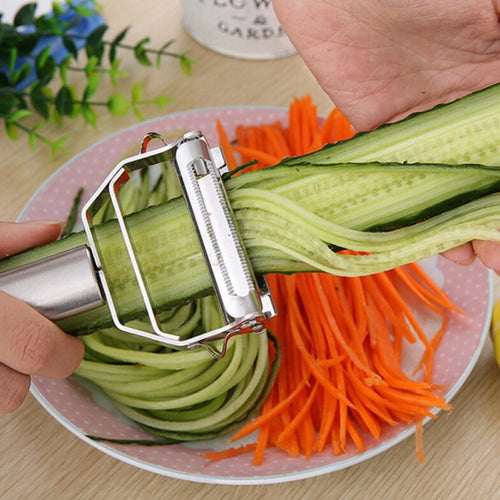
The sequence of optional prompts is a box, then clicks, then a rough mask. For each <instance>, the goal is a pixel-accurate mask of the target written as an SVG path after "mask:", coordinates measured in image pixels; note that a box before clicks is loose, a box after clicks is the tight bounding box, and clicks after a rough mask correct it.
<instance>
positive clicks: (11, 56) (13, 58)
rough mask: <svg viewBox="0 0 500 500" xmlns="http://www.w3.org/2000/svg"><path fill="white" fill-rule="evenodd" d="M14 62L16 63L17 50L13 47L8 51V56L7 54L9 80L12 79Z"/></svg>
mask: <svg viewBox="0 0 500 500" xmlns="http://www.w3.org/2000/svg"><path fill="white" fill-rule="evenodd" d="M16 61H17V48H16V47H13V48H12V49H10V54H9V75H10V78H11V80H13V79H14V71H15V67H16Z"/></svg>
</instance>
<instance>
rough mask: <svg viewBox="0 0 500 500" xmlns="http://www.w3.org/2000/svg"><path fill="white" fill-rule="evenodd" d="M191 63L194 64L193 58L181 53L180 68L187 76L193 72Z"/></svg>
mask: <svg viewBox="0 0 500 500" xmlns="http://www.w3.org/2000/svg"><path fill="white" fill-rule="evenodd" d="M193 64H194V60H193V59H191V58H190V57H188V56H187V55H186V54H185V53H184V54H182V55H181V58H180V65H181V70H182V71H183V72H184V73H185V74H186V75H187V76H191V75H192V74H193Z"/></svg>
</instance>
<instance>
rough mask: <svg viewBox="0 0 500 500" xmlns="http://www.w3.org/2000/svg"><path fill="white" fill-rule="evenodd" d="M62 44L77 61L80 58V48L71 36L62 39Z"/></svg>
mask: <svg viewBox="0 0 500 500" xmlns="http://www.w3.org/2000/svg"><path fill="white" fill-rule="evenodd" d="M62 42H63V45H64V48H65V49H66V50H67V51H68V52H69V53H70V54H71V55H72V56H73V58H74V59H76V58H77V57H78V48H77V47H76V43H75V41H74V40H73V39H72V38H71V37H70V36H67V35H65V36H63V37H62Z"/></svg>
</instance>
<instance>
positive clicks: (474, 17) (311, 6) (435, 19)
mask: <svg viewBox="0 0 500 500" xmlns="http://www.w3.org/2000/svg"><path fill="white" fill-rule="evenodd" d="M274 7H275V10H276V14H277V15H278V17H279V19H280V22H281V25H282V26H283V28H284V30H285V32H286V33H287V35H288V37H289V38H290V39H291V41H292V43H293V44H294V45H295V46H296V48H297V49H298V51H299V53H300V54H301V56H302V58H303V59H304V61H305V62H306V64H307V65H308V66H309V68H310V69H311V71H312V72H313V74H314V75H315V76H316V77H317V79H318V81H319V83H320V85H321V86H322V87H323V88H324V90H325V91H326V93H327V94H328V95H329V96H330V97H331V98H332V100H333V101H334V103H335V105H336V106H337V107H338V108H339V109H340V110H341V111H342V113H343V114H344V115H345V116H346V117H347V119H348V120H349V121H350V122H351V123H352V124H353V125H354V127H355V128H356V129H357V130H370V129H373V128H376V127H378V126H379V125H381V124H383V123H386V122H391V121H398V120H400V119H402V118H404V117H406V116H408V115H409V114H411V113H414V112H416V111H423V110H426V109H430V108H432V107H434V106H436V105H438V104H443V103H447V102H451V101H454V100H456V99H458V98H460V97H462V96H464V95H467V94H470V93H472V92H474V91H477V90H480V89H482V88H485V87H487V86H489V85H492V84H494V83H496V82H499V81H500V25H499V23H498V19H499V14H500V2H498V1H493V2H491V1H489V0H480V1H477V0H458V1H453V2H452V1H450V0H438V1H432V2H430V1H425V0H419V1H414V0H405V1H403V2H401V1H398V2H372V1H369V0H349V1H344V0H326V1H324V2H305V3H304V2H301V1H299V0H274ZM304 19H307V22H304ZM444 255H445V256H446V257H448V258H450V259H451V260H453V261H454V262H456V263H458V264H464V265H467V264H470V263H471V262H472V261H473V260H474V257H475V256H477V257H479V258H480V259H481V261H482V262H483V263H484V264H485V265H486V266H487V267H490V268H492V269H494V270H495V271H497V272H500V248H499V245H498V244H494V243H490V242H486V241H474V242H473V243H469V244H466V245H462V246H460V247H458V248H456V249H453V250H451V251H449V252H446V253H445V254H444Z"/></svg>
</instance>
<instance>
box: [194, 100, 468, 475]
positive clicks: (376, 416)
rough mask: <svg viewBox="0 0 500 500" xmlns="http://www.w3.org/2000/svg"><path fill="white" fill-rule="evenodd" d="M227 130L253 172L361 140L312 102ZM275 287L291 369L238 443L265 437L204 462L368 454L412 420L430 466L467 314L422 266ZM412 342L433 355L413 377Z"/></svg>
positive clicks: (282, 281)
mask: <svg viewBox="0 0 500 500" xmlns="http://www.w3.org/2000/svg"><path fill="white" fill-rule="evenodd" d="M217 130H218V133H219V137H220V144H221V145H222V147H223V149H224V151H225V153H226V156H228V158H230V159H231V160H230V162H231V165H234V164H235V163H236V160H235V155H239V157H240V159H241V162H242V163H246V162H250V161H252V160H257V161H258V163H257V165H256V166H255V167H250V168H262V167H264V166H267V165H271V164H276V163H278V162H279V161H280V160H281V159H283V158H284V157H286V156H292V155H300V154H305V153H308V152H311V151H315V150H317V149H319V148H321V147H323V146H324V145H325V144H326V143H331V142H336V141H339V140H346V139H348V138H350V137H351V136H352V135H353V134H354V133H355V131H354V130H353V128H352V127H351V124H350V123H349V122H348V120H347V119H346V118H345V117H344V116H343V115H342V113H340V111H338V109H334V110H333V111H332V112H331V113H330V114H329V115H328V117H327V118H326V119H325V120H323V121H321V120H320V119H319V118H318V114H317V109H316V106H314V105H313V103H312V99H311V97H310V96H306V97H303V98H301V99H299V98H295V99H294V100H293V102H292V103H291V105H290V109H289V123H288V124H282V123H279V122H275V123H271V124H260V125H258V126H250V127H248V126H243V125H240V126H238V127H237V128H236V132H235V134H236V139H235V141H234V143H231V142H230V141H229V139H228V135H227V134H226V132H225V130H224V128H223V126H222V124H220V123H219V122H218V123H217ZM343 252H345V253H352V254H354V252H352V251H350V250H345V251H343ZM267 279H268V284H269V287H270V289H271V292H272V295H273V298H274V301H275V303H276V306H277V309H278V313H279V314H278V316H276V317H274V318H272V319H271V320H270V321H269V322H268V328H269V330H270V331H272V332H273V334H274V335H275V337H276V339H277V341H278V343H279V344H280V346H281V351H282V354H281V365H280V369H279V371H278V375H277V377H276V380H275V383H274V385H273V387H272V388H271V390H270V393H269V394H268V396H267V398H266V399H265V401H264V402H263V404H262V407H261V408H260V415H259V416H257V417H256V418H255V419H254V420H252V421H251V422H249V423H247V424H246V425H245V426H244V427H242V428H241V429H240V430H239V431H238V432H236V434H235V435H234V436H233V438H232V440H233V441H237V440H238V439H241V438H243V437H245V436H248V435H250V434H251V433H253V432H255V431H258V438H257V442H256V443H254V444H253V445H245V446H244V447H240V448H230V449H228V450H224V451H222V452H214V453H205V454H204V455H203V456H205V457H206V458H210V459H214V460H218V459H223V458H228V457H232V456H235V455H239V454H241V453H246V452H248V451H253V452H254V459H253V464H254V465H260V464H262V463H263V462H264V459H265V451H266V450H267V449H269V448H273V447H277V448H281V449H282V450H284V451H286V452H287V453H288V454H290V455H291V456H293V457H297V456H299V455H300V454H302V455H304V456H305V457H310V456H311V455H312V454H313V453H316V452H319V453H321V452H323V451H324V449H325V447H326V446H327V445H328V444H329V445H330V446H331V450H332V453H333V454H334V455H341V454H343V453H346V452H347V451H352V450H353V448H352V447H354V450H357V451H359V452H363V451H365V450H366V444H365V441H366V438H367V436H369V435H372V436H373V437H374V438H375V439H379V438H380V437H381V435H382V433H383V429H384V426H387V425H395V424H397V423H401V422H402V423H405V424H409V425H410V424H414V425H415V435H416V438H415V439H416V452H415V454H416V457H417V459H418V460H419V461H423V460H424V450H423V421H424V418H425V417H430V418H435V414H434V413H432V412H431V410H432V409H433V408H441V409H449V408H450V405H449V404H448V403H447V402H446V401H445V398H444V397H443V396H441V395H440V394H439V393H438V392H437V391H438V390H440V387H439V386H437V385H435V384H434V383H433V382H432V362H433V358H434V352H435V350H436V349H437V348H438V346H439V342H440V341H441V339H442V337H443V335H444V333H445V331H446V328H447V324H448V317H449V315H450V314H451V313H460V314H461V312H460V310H459V309H458V308H457V307H456V306H455V305H454V304H453V303H452V302H451V301H450V300H449V298H448V297H447V296H446V294H445V293H444V292H443V291H442V290H440V289H439V287H438V286H437V285H436V284H435V283H434V282H433V281H432V280H431V279H430V278H429V277H428V276H427V275H426V273H425V272H424V271H423V269H422V268H421V267H420V266H419V265H418V264H410V265H407V266H404V267H399V268H396V269H394V270H391V271H388V272H386V273H379V274H375V275H371V276H365V277H358V278H341V277H337V276H330V275H327V274H321V273H304V274H298V275H292V276H283V275H277V274H272V275H268V277H267ZM409 298H410V299H411V304H412V306H411V307H410V305H409V304H410V302H409V301H408V299H409ZM417 306H418V308H419V310H422V311H424V313H425V314H436V315H437V316H438V317H439V318H441V327H440V328H439V330H438V331H437V332H434V336H433V337H432V338H429V337H428V336H427V335H426V333H425V332H424V330H423V328H422V327H421V326H420V325H419V323H418V321H417V319H416V316H415V314H414V308H415V307H417ZM405 342H406V343H408V344H409V345H415V344H418V345H420V346H421V347H422V348H423V351H424V354H423V355H422V357H421V359H420V362H419V363H418V365H417V366H416V367H414V368H415V371H414V373H413V374H407V373H406V372H405V371H404V370H403V369H402V367H401V359H402V349H403V345H404V343H405ZM418 373H420V374H421V378H420V379H418V380H416V379H415V378H414V377H415V375H416V374H418Z"/></svg>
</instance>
